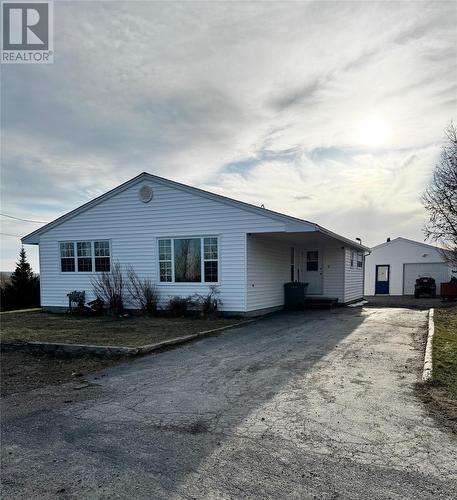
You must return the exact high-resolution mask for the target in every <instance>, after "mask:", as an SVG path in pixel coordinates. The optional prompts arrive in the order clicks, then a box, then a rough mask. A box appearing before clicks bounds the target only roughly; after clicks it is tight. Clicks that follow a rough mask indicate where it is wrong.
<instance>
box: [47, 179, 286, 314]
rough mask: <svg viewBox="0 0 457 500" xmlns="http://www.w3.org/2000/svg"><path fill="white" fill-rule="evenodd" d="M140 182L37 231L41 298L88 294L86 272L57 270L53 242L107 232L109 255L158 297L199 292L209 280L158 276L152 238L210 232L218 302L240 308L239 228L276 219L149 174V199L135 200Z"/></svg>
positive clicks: (242, 240) (273, 225)
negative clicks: (152, 286) (215, 252)
mask: <svg viewBox="0 0 457 500" xmlns="http://www.w3.org/2000/svg"><path fill="white" fill-rule="evenodd" d="M142 184H144V182H139V183H138V184H133V185H132V186H130V187H128V188H127V189H125V190H124V191H122V192H119V193H117V194H116V195H114V196H112V197H111V198H107V199H106V200H104V201H103V202H102V203H100V204H98V205H95V206H93V207H91V208H89V209H87V210H86V211H84V212H82V213H80V214H77V215H75V216H73V217H71V218H69V219H67V220H66V221H65V222H63V223H62V224H60V225H57V226H55V227H53V228H51V229H49V230H48V231H46V232H45V233H43V234H42V235H41V236H40V274H41V277H42V290H41V293H42V305H43V306H44V307H47V306H48V307H52V306H57V307H59V306H60V307H67V305H68V298H67V296H66V294H67V293H68V292H70V291H72V290H85V291H86V297H87V298H88V300H90V299H91V298H93V295H92V287H91V284H90V277H91V274H90V273H87V274H86V273H77V272H74V273H72V272H70V273H62V272H60V249H59V244H58V243H59V242H63V241H100V240H101V239H105V240H111V262H114V261H119V262H120V263H121V264H122V265H124V266H126V265H132V266H133V268H134V269H135V271H136V272H137V273H138V275H139V276H140V277H147V278H149V279H151V280H153V281H154V282H155V283H156V284H157V286H158V290H159V293H160V295H161V298H162V301H164V302H165V301H167V300H168V298H169V297H171V296H174V295H180V296H187V295H189V294H192V293H202V294H204V293H207V292H208V286H209V284H208V283H160V282H159V272H158V270H159V265H158V243H157V241H158V240H159V239H163V238H170V237H171V236H175V235H176V236H179V235H185V236H186V237H192V236H194V237H198V238H200V237H213V236H214V235H218V238H219V248H218V259H219V269H218V272H219V283H220V285H219V288H220V292H221V294H220V298H221V300H222V303H223V304H222V309H223V310H224V311H234V312H238V311H245V310H246V233H249V232H262V231H284V227H285V225H284V223H283V222H281V221H277V220H273V219H270V218H268V217H263V216H261V215H258V214H256V213H253V212H250V211H246V210H243V209H241V208H237V207H234V206H231V205H228V204H225V203H221V202H218V201H215V200H210V199H207V198H204V197H201V196H198V195H196V194H193V193H189V192H186V191H184V190H180V189H176V188H172V187H169V186H165V185H163V184H160V183H154V182H148V183H147V184H148V185H150V186H151V187H152V189H153V191H154V196H153V199H152V200H151V201H150V202H149V203H142V202H141V201H140V200H139V198H138V189H139V187H140V186H141V185H142ZM286 265H287V266H288V265H289V259H287V260H286Z"/></svg>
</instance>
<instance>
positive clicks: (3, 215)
mask: <svg viewBox="0 0 457 500" xmlns="http://www.w3.org/2000/svg"><path fill="white" fill-rule="evenodd" d="M0 215H1V216H2V217H8V219H15V220H20V221H22V222H33V223H35V224H47V222H45V221H44V220H30V219H23V218H22V217H14V215H8V214H1V213H0Z"/></svg>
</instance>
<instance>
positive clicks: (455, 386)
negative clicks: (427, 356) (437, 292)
mask: <svg viewBox="0 0 457 500" xmlns="http://www.w3.org/2000/svg"><path fill="white" fill-rule="evenodd" d="M432 356H433V382H434V383H435V384H437V385H439V386H441V387H442V388H443V389H445V390H447V391H448V392H449V393H450V394H451V395H452V397H453V398H454V399H456V400H457V307H452V308H449V309H436V310H435V335H434V337H433V355H432Z"/></svg>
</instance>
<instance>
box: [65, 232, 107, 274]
mask: <svg viewBox="0 0 457 500" xmlns="http://www.w3.org/2000/svg"><path fill="white" fill-rule="evenodd" d="M110 268H111V261H110V244H109V241H108V240H99V241H64V242H62V243H60V270H61V272H63V273H74V272H78V273H92V272H94V270H95V272H108V271H109V270H110Z"/></svg>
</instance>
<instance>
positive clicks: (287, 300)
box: [284, 281, 308, 309]
mask: <svg viewBox="0 0 457 500" xmlns="http://www.w3.org/2000/svg"><path fill="white" fill-rule="evenodd" d="M307 288H308V283H302V282H300V281H292V282H290V283H285V284H284V306H285V308H286V309H303V308H304V307H305V296H306V290H307Z"/></svg>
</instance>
